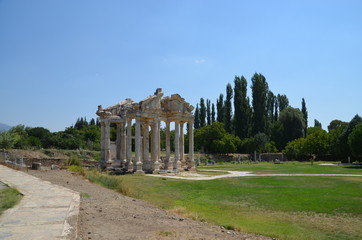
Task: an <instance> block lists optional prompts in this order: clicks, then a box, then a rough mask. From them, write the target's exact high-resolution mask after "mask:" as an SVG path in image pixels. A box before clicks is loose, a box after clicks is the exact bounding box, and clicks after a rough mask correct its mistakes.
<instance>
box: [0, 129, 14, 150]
mask: <svg viewBox="0 0 362 240" xmlns="http://www.w3.org/2000/svg"><path fill="white" fill-rule="evenodd" d="M16 141H17V135H15V134H13V133H12V132H11V131H5V132H0V148H4V149H10V148H13V147H14V144H15V142H16Z"/></svg>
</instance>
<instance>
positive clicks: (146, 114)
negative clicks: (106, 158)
mask: <svg viewBox="0 0 362 240" xmlns="http://www.w3.org/2000/svg"><path fill="white" fill-rule="evenodd" d="M162 97H163V92H162V89H161V88H158V89H156V92H155V93H154V94H153V95H151V96H148V97H147V98H145V99H144V100H142V101H140V102H139V103H137V102H135V101H133V100H132V99H130V98H126V99H125V100H123V101H121V102H119V103H117V104H115V105H113V106H110V107H107V108H105V109H103V108H102V106H99V107H98V111H97V115H98V116H100V117H101V119H105V118H107V119H109V118H111V119H117V118H118V119H119V118H121V119H125V118H126V117H127V118H128V117H129V118H135V117H141V118H145V119H165V120H167V119H180V120H190V119H192V118H193V114H192V111H193V110H194V107H193V106H191V105H190V104H189V103H188V102H186V101H185V99H183V98H182V97H181V96H180V95H179V94H173V95H171V96H168V97H164V98H162Z"/></svg>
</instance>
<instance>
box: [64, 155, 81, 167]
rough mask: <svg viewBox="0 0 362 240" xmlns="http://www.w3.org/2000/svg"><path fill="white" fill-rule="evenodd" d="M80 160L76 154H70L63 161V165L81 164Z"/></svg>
mask: <svg viewBox="0 0 362 240" xmlns="http://www.w3.org/2000/svg"><path fill="white" fill-rule="evenodd" d="M81 165H82V164H81V162H80V160H79V158H78V156H76V155H73V156H70V157H69V158H68V159H67V160H66V161H65V166H81Z"/></svg>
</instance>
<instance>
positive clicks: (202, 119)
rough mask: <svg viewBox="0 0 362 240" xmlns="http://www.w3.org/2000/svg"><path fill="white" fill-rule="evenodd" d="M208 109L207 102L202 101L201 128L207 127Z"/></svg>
mask: <svg viewBox="0 0 362 240" xmlns="http://www.w3.org/2000/svg"><path fill="white" fill-rule="evenodd" d="M205 119H206V107H205V100H204V99H203V98H201V99H200V127H204V126H206V122H205Z"/></svg>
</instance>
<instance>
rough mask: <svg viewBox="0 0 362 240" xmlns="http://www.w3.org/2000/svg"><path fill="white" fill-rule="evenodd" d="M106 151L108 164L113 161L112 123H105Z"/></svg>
mask: <svg viewBox="0 0 362 240" xmlns="http://www.w3.org/2000/svg"><path fill="white" fill-rule="evenodd" d="M104 151H105V160H106V162H107V163H108V162H110V161H111V139H110V122H108V121H107V122H105V133H104Z"/></svg>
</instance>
